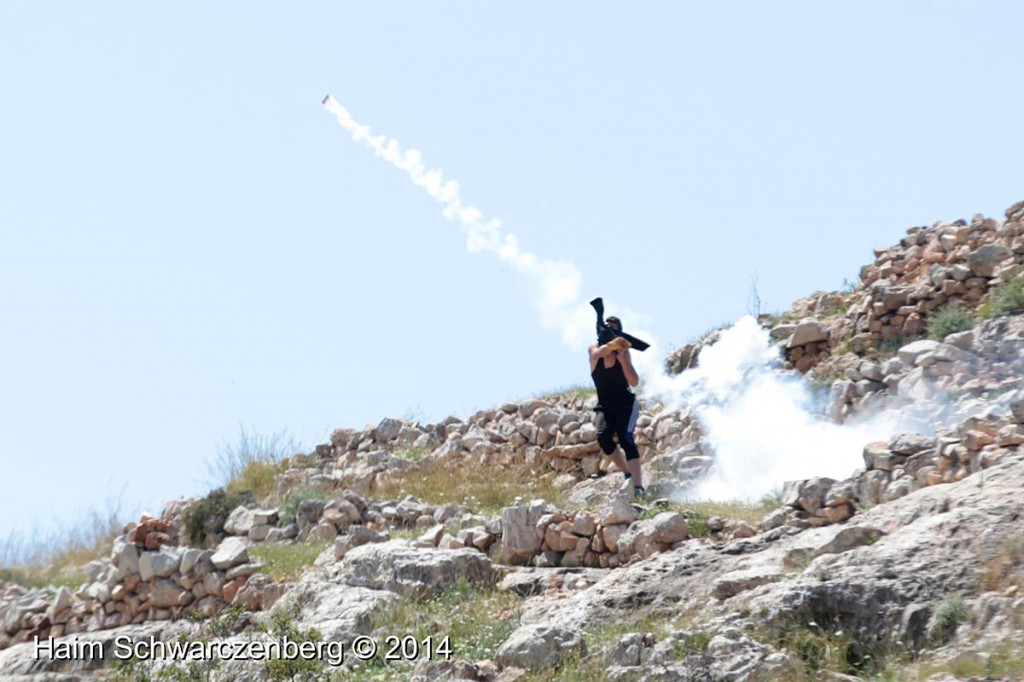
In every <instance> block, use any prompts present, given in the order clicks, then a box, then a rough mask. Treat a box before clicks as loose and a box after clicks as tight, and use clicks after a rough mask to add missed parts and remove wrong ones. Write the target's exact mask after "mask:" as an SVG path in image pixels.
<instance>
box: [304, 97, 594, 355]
mask: <svg viewBox="0 0 1024 682" xmlns="http://www.w3.org/2000/svg"><path fill="white" fill-rule="evenodd" d="M323 105H324V108H326V109H327V111H329V112H330V113H331V114H333V115H334V117H335V118H336V119H337V121H338V124H339V125H340V126H341V127H342V128H344V129H345V130H347V131H348V132H349V133H351V134H352V139H353V140H355V141H356V142H359V143H362V144H363V145H365V146H367V147H369V148H370V149H372V150H373V152H374V154H376V155H377V156H379V157H380V158H382V159H384V160H385V161H387V162H388V163H390V164H391V165H392V166H394V167H395V168H397V169H398V170H400V171H402V172H404V173H405V174H406V175H408V176H409V179H410V180H412V182H413V184H415V185H416V186H417V187H421V188H423V189H424V190H425V191H426V193H427V194H429V195H430V196H431V197H433V198H434V199H435V200H436V201H438V202H439V203H441V204H442V205H443V206H444V211H443V214H444V216H445V217H446V218H447V219H449V220H451V221H453V222H455V223H457V224H458V225H459V227H461V228H462V230H463V231H464V232H465V233H466V247H467V248H468V249H469V250H470V251H471V252H478V251H489V252H491V253H493V254H494V255H496V256H497V257H498V258H500V259H501V260H502V261H504V262H506V263H508V264H509V265H511V266H512V267H514V268H515V269H516V270H518V271H519V272H520V273H522V274H523V275H525V276H526V277H527V278H529V279H530V281H531V282H532V283H533V284H535V285H536V286H538V288H539V293H538V296H537V301H536V306H537V309H538V312H539V313H540V321H541V325H542V326H543V327H545V328H547V329H555V330H558V331H560V332H561V334H562V340H563V341H564V342H565V343H566V344H567V345H569V346H570V347H571V348H574V349H579V348H581V347H582V348H585V347H586V346H587V345H588V344H589V343H591V341H592V339H593V337H594V315H593V311H590V309H589V308H587V307H586V306H585V304H584V303H583V301H582V299H581V296H580V291H581V289H582V286H583V277H582V275H581V274H580V271H579V270H578V269H577V268H576V266H575V265H573V264H572V263H568V262H565V261H550V260H542V259H541V258H539V257H537V256H536V255H535V254H533V253H531V252H529V251H527V250H525V249H523V248H522V247H521V246H520V245H519V239H518V238H517V237H516V236H515V235H514V234H509V233H507V232H503V231H502V229H501V227H502V223H501V221H500V220H498V219H497V218H490V219H485V218H484V215H483V213H482V212H481V211H480V209H478V208H476V207H475V206H471V205H468V204H466V203H464V202H463V200H462V197H461V195H460V193H459V183H458V182H457V181H455V180H445V179H444V173H443V172H442V171H441V170H440V169H436V168H435V169H430V168H427V166H426V164H425V163H424V162H423V155H422V154H421V153H420V152H419V151H418V150H416V149H407V150H405V151H403V150H402V147H401V145H400V144H399V143H398V140H396V139H394V138H389V137H387V136H386V135H376V136H374V135H373V134H371V132H370V127H369V126H366V125H362V124H360V123H357V122H356V121H355V120H354V119H353V118H352V115H351V114H350V113H349V112H348V110H347V109H346V108H345V107H343V106H342V105H341V104H340V103H338V101H337V100H336V99H334V98H333V97H331V96H330V95H328V96H327V97H326V98H324V101H323ZM588 311H589V312H588Z"/></svg>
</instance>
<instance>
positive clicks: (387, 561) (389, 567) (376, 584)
mask: <svg viewBox="0 0 1024 682" xmlns="http://www.w3.org/2000/svg"><path fill="white" fill-rule="evenodd" d="M341 566H342V573H341V575H340V579H341V581H342V582H344V583H345V584H346V585H352V586H355V587H367V588H370V589H374V590H389V591H391V592H397V593H398V594H403V595H404V594H416V595H424V594H426V595H429V594H436V593H438V592H440V591H442V590H443V589H445V588H446V587H448V586H450V585H453V584H455V583H456V582H458V581H459V580H466V581H468V582H470V583H480V584H484V583H488V582H490V581H491V580H493V579H494V577H495V574H494V568H493V567H492V565H491V561H490V559H488V558H487V557H486V556H485V555H483V554H481V553H480V552H478V551H476V550H473V549H453V550H442V549H431V548H424V547H418V546H416V545H415V544H413V543H411V542H407V541H405V540H391V541H390V542H384V543H375V544H368V545H361V546H359V547H355V548H353V549H351V550H349V551H348V553H347V554H346V555H345V558H344V559H343V560H342V564H341Z"/></svg>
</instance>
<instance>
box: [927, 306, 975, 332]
mask: <svg viewBox="0 0 1024 682" xmlns="http://www.w3.org/2000/svg"><path fill="white" fill-rule="evenodd" d="M973 326H974V316H973V315H972V314H971V311H969V310H967V308H964V307H963V306H962V305H960V304H959V303H954V304H952V305H948V306H946V307H944V308H940V309H939V310H938V311H936V312H935V314H934V315H932V316H931V317H930V318H929V320H928V326H927V330H928V338H930V339H935V340H936V341H942V340H943V339H944V338H946V337H947V336H949V335H950V334H956V333H957V332H962V331H967V330H968V329H970V328H971V327H973Z"/></svg>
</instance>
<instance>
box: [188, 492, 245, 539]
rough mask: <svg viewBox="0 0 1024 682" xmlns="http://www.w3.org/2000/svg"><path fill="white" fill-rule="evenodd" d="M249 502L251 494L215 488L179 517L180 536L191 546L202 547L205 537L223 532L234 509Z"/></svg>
mask: <svg viewBox="0 0 1024 682" xmlns="http://www.w3.org/2000/svg"><path fill="white" fill-rule="evenodd" d="M249 502H252V495H251V493H229V492H227V491H226V490H224V488H217V489H216V490H214V491H213V492H211V493H210V494H209V495H207V496H206V497H204V498H203V499H201V500H198V501H196V502H193V503H192V504H191V505H189V506H188V508H187V509H185V511H184V512H183V513H182V515H181V531H182V534H183V535H184V536H185V537H186V538H187V539H188V540H189V542H191V543H192V545H193V546H195V547H202V546H203V544H204V543H205V542H206V538H207V536H209V535H212V534H214V533H220V532H222V531H223V530H224V522H225V521H227V519H228V515H229V514H231V512H232V510H234V509H235V507H238V506H239V505H242V504H247V503H249Z"/></svg>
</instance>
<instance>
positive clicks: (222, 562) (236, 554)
mask: <svg viewBox="0 0 1024 682" xmlns="http://www.w3.org/2000/svg"><path fill="white" fill-rule="evenodd" d="M210 561H212V562H213V565H214V566H215V567H217V569H219V570H221V571H224V570H227V569H229V568H231V567H232V566H237V565H239V564H244V563H246V562H248V561H249V549H248V547H246V544H245V540H243V539H242V538H238V537H230V538H225V539H224V540H223V541H222V542H221V543H220V545H218V547H217V550H216V551H215V552H214V553H213V556H211V557H210Z"/></svg>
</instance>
